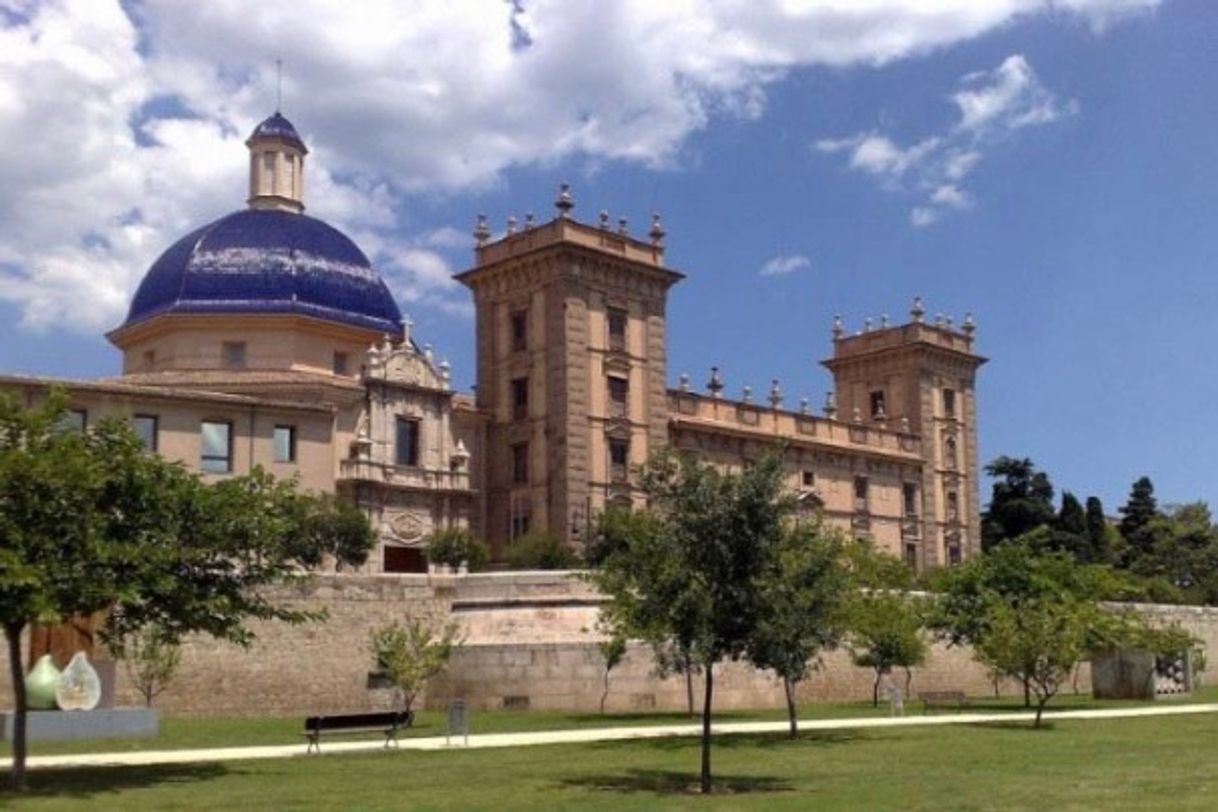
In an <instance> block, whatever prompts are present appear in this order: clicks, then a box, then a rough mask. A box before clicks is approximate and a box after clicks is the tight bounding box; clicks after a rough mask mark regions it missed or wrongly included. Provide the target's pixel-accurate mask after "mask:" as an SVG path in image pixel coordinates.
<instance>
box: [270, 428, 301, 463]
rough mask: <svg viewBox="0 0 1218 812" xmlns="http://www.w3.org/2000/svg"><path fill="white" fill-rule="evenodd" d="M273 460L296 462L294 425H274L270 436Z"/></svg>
mask: <svg viewBox="0 0 1218 812" xmlns="http://www.w3.org/2000/svg"><path fill="white" fill-rule="evenodd" d="M272 445H274V447H275V462H296V427H295V426H276V427H275V432H274V434H273V436H272Z"/></svg>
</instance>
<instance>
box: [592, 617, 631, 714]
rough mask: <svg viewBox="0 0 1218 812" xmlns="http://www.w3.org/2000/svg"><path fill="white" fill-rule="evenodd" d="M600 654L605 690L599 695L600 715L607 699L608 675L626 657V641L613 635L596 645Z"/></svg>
mask: <svg viewBox="0 0 1218 812" xmlns="http://www.w3.org/2000/svg"><path fill="white" fill-rule="evenodd" d="M598 648H599V649H600V652H601V661H602V662H603V663H604V665H605V690H604V691H603V692H602V693H601V713H602V714H603V713H604V712H605V701H606V700H607V699H608V698H609V675H610V674H611V673H612V672H613V669H615V668H617V667H618V666H619V665H621V664H622V660H623V659H625V657H626V639H625V638H623V637H619V636H618V635H613V636H611V637H609V638H608V639H607V640H602V641H601V642H600V644H599V645H598Z"/></svg>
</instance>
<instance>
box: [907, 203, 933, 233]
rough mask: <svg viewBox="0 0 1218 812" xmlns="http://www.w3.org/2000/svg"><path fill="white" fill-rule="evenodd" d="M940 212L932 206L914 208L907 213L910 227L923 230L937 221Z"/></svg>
mask: <svg viewBox="0 0 1218 812" xmlns="http://www.w3.org/2000/svg"><path fill="white" fill-rule="evenodd" d="M939 217H940V210H939V209H936V208H935V207H934V206H914V207H913V208H912V209H910V211H909V223H910V225H913V226H917V227H918V228H925V227H926V226H929V225H933V224H934V223H937V222H938V221H939Z"/></svg>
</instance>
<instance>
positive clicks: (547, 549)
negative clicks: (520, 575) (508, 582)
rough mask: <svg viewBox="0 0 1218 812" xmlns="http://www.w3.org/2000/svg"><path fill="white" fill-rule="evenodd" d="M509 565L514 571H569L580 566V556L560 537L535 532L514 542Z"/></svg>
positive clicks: (508, 553)
mask: <svg viewBox="0 0 1218 812" xmlns="http://www.w3.org/2000/svg"><path fill="white" fill-rule="evenodd" d="M507 563H508V566H509V567H511V568H512V569H514V570H569V569H574V568H575V567H577V566H579V556H578V555H577V554H576V552H575V551H574V550H572V549H571V548H570V547H569V546H567V545H566V544H564V543H563V541H562V539H560V538H558V536H555V535H552V534H550V533H545V532H541V531H535V532H532V533H526V534H525V535H523V536H521V537H519V538H517V539H513V540H512V542H511V544H509V545H508V548H507Z"/></svg>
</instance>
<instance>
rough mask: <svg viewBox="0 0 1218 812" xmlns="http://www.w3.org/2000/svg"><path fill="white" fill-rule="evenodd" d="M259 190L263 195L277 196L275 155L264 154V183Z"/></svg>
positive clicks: (270, 153) (271, 153)
mask: <svg viewBox="0 0 1218 812" xmlns="http://www.w3.org/2000/svg"><path fill="white" fill-rule="evenodd" d="M259 188H260V190H261V192H262V193H263V194H268V195H273V194H275V153H273V152H264V153H262V183H261V184H259Z"/></svg>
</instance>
